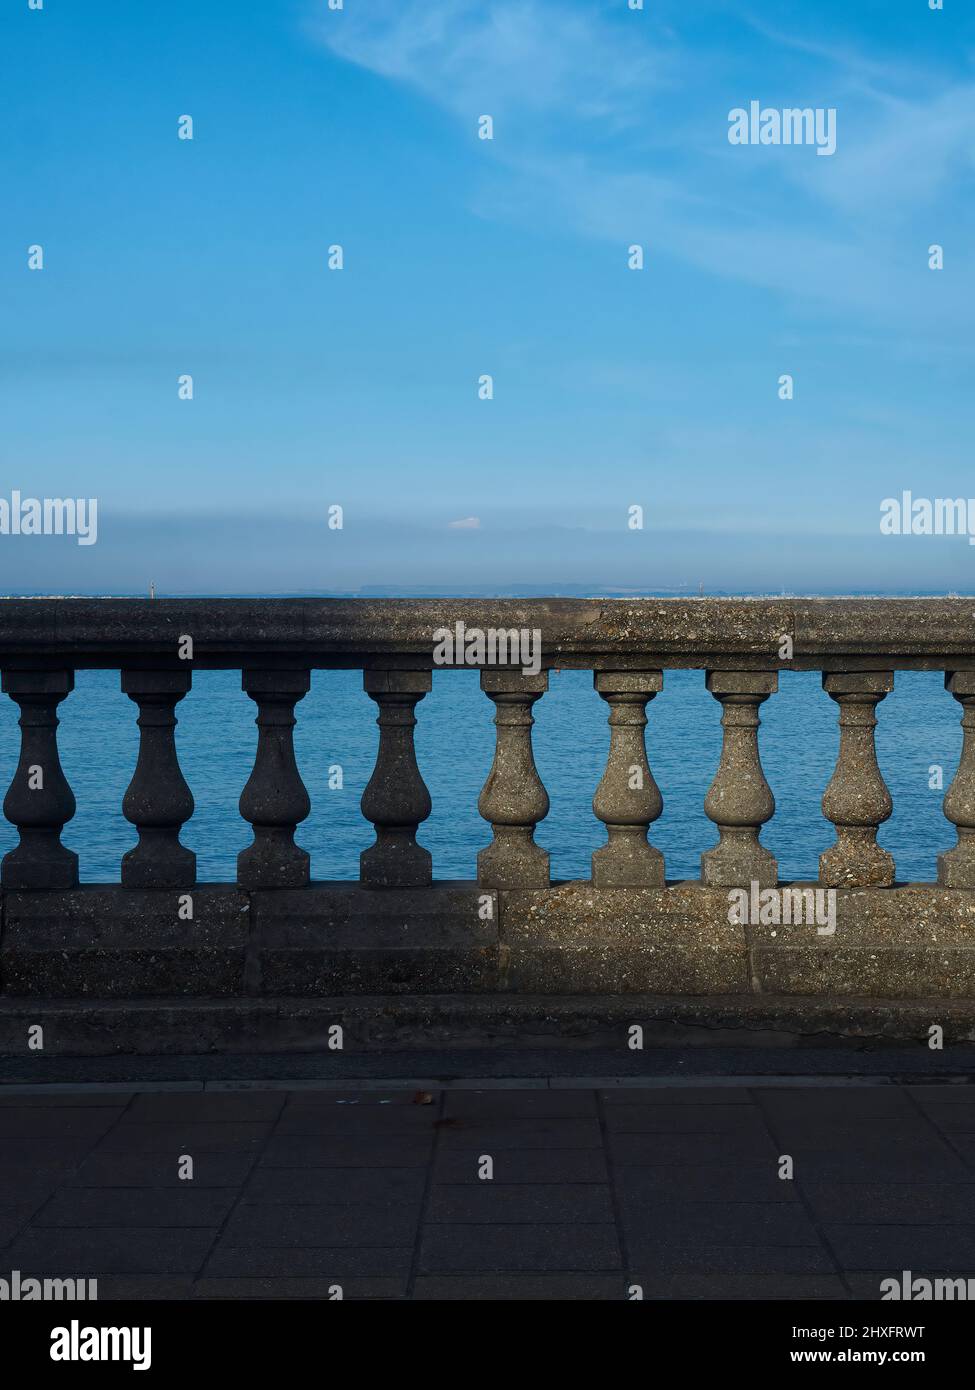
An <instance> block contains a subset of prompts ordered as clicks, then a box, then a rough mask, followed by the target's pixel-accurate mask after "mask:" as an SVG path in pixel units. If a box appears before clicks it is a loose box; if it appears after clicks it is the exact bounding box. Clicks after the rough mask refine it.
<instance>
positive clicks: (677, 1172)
mask: <svg viewBox="0 0 975 1390" xmlns="http://www.w3.org/2000/svg"><path fill="white" fill-rule="evenodd" d="M616 1186H617V1189H618V1190H619V1192H620V1193H623V1194H633V1195H637V1196H640V1197H642V1198H644V1199H645V1200H652V1199H654V1198H657V1199H660V1198H665V1199H667V1200H671V1201H677V1200H681V1199H683V1200H686V1201H697V1202H786V1203H789V1202H798V1201H799V1191H798V1189H797V1186H796V1184H795V1183H794V1182H790V1181H788V1180H784V1179H782V1178H780V1177H779V1171H778V1163H777V1161H776V1162H771V1163H770V1162H769V1161H768V1160H767V1159H766V1161H765V1162H764V1163H748V1164H745V1163H742V1164H737V1163H729V1164H719V1163H711V1164H687V1165H684V1166H678V1165H675V1164H668V1165H660V1166H658V1165H654V1164H644V1165H640V1166H630V1167H626V1168H617V1170H616Z"/></svg>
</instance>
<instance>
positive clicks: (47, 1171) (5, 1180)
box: [0, 1155, 77, 1205]
mask: <svg viewBox="0 0 975 1390" xmlns="http://www.w3.org/2000/svg"><path fill="white" fill-rule="evenodd" d="M76 1166H77V1165H76V1162H74V1161H70V1160H64V1161H61V1162H57V1161H55V1162H51V1161H50V1160H47V1161H44V1162H35V1161H33V1160H32V1158H30V1157H28V1156H26V1155H25V1157H23V1158H22V1159H20V1160H18V1161H17V1162H13V1161H11V1160H9V1159H8V1160H7V1162H5V1163H2V1164H0V1200H3V1201H5V1202H6V1203H7V1204H8V1205H10V1204H12V1205H17V1204H18V1203H22V1202H36V1203H40V1202H41V1201H44V1200H45V1199H46V1198H48V1197H50V1196H51V1194H52V1193H53V1192H55V1191H56V1190H57V1189H58V1188H59V1187H60V1186H61V1185H62V1184H63V1183H65V1182H68V1181H70V1179H71V1176H72V1174H73V1173H74V1171H75V1168H76Z"/></svg>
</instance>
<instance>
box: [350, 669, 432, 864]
mask: <svg viewBox="0 0 975 1390" xmlns="http://www.w3.org/2000/svg"><path fill="white" fill-rule="evenodd" d="M431 688H432V676H431V673H430V672H429V671H364V672H363V689H364V690H365V692H366V694H367V695H369V696H370V697H371V698H372V699H373V700H375V702H376V704H377V705H378V706H379V718H378V719H377V720H376V723H377V724H378V725H379V751H378V753H377V754H376V766H375V768H374V769H373V774H372V776H371V777H370V778H369V782H368V784H367V785H366V789H365V791H364V792H363V793H362V801H361V803H360V804H361V807H362V814H363V815H364V816H365V818H366V820H370V821H372V823H373V825H374V826H375V827H376V843H375V844H374V845H370V847H369V848H368V849H364V850H363V851H362V854H361V855H360V856H359V877H360V879H361V881H362V883H364V884H367V885H368V886H369V887H370V888H422V887H424V886H425V885H426V884H428V883H430V882H431V880H432V878H433V861H432V859H431V857H430V851H429V850H428V849H424V848H423V846H422V845H418V844H417V842H416V832H417V827H418V826H419V824H420V822H421V821H425V820H426V818H427V816H428V815H429V814H430V793H429V792H428V791H427V789H426V786H425V785H424V781H423V778H422V777H421V776H420V769H419V767H418V766H417V761H416V749H415V747H414V745H413V730H414V729H415V728H416V715H415V714H414V711H415V709H416V706H417V704H418V703H419V701H420V700H422V699H423V697H424V695H426V694H427V693H428V692H429V691H430V689H431Z"/></svg>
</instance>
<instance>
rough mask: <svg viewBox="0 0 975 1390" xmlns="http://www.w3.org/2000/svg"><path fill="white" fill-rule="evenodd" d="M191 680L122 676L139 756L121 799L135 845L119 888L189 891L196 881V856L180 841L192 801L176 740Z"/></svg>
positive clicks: (172, 674) (179, 674)
mask: <svg viewBox="0 0 975 1390" xmlns="http://www.w3.org/2000/svg"><path fill="white" fill-rule="evenodd" d="M190 681H191V675H190V672H189V671H123V672H122V691H123V693H124V694H126V695H128V697H129V699H130V700H133V701H134V702H135V703H136V704H137V705H138V707H139V717H138V719H137V720H136V723H137V724H138V726H139V757H138V761H137V762H136V766H135V772H134V773H133V774H132V781H131V782H130V783H129V788H128V791H127V792H126V793H125V796H124V797H123V799H122V814H123V815H124V816H125V819H126V820H127V821H131V823H132V824H133V825H134V826H135V828H136V830H137V831H138V832H139V843H138V844H137V845H136V846H135V848H134V849H130V850H129V852H128V853H127V854H125V855H123V857H122V887H123V888H191V887H192V886H193V884H194V883H195V882H196V855H195V854H194V853H193V851H192V850H190V849H187V848H186V846H185V845H181V844H180V842H179V832H180V827H181V826H182V825H183V823H184V821H188V820H189V818H190V816H191V815H192V814H193V796H192V793H191V792H190V789H189V787H188V786H187V785H186V781H185V779H184V777H183V774H182V772H181V771H180V766H179V759H178V757H177V755H176V739H175V729H176V714H175V710H176V705H177V702H178V701H180V700H182V698H183V696H184V695H185V694H186V692H187V691H188V690H189V688H190Z"/></svg>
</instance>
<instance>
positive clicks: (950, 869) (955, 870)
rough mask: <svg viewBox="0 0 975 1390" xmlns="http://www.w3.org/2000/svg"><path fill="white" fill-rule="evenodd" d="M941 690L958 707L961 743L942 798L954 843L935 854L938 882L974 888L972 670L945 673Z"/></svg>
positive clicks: (974, 683)
mask: <svg viewBox="0 0 975 1390" xmlns="http://www.w3.org/2000/svg"><path fill="white" fill-rule="evenodd" d="M945 689H946V690H950V691H951V693H952V695H954V697H955V699H956V700H957V701H958V703H959V704H960V705H961V707H962V719H961V727H962V745H961V758H960V759H959V762H958V771H957V772H956V773H955V776H954V780H953V781H952V783H951V786H950V787H949V788H948V790H947V792H946V793H945V800H944V808H945V815H946V816H947V818H948V819H949V820H950V821H951V822H952V824H953V825H954V826H955V827H956V828H957V830H958V843H957V844H956V845H955V846H954V848H953V849H949V850H946V851H945V852H944V854H939V855H938V882H939V883H940V884H941V885H942V887H944V888H975V671H948V672H946V673H945Z"/></svg>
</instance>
